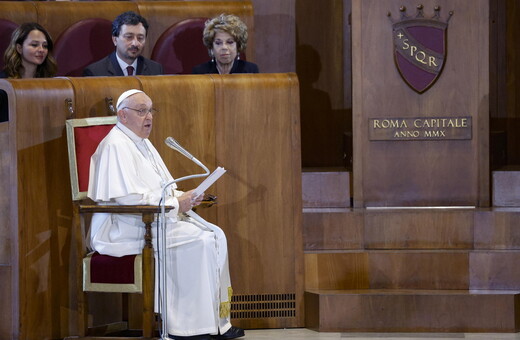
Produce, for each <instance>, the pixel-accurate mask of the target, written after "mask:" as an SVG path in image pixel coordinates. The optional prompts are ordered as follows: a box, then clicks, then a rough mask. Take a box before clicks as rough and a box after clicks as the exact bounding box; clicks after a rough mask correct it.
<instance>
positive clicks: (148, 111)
mask: <svg viewBox="0 0 520 340" xmlns="http://www.w3.org/2000/svg"><path fill="white" fill-rule="evenodd" d="M123 109H130V110H132V111H135V112H137V115H138V116H139V117H144V116H146V115H147V114H151V115H152V117H153V116H155V115H156V114H158V113H159V111H157V110H156V109H154V108H153V107H152V108H150V109H134V108H131V107H128V106H125V107H123Z"/></svg>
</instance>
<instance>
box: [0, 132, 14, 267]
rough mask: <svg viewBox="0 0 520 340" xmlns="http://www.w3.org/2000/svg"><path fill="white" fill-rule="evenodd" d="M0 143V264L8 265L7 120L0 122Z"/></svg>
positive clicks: (8, 164) (8, 173)
mask: <svg viewBox="0 0 520 340" xmlns="http://www.w3.org/2000/svg"><path fill="white" fill-rule="evenodd" d="M0 143H1V145H4V146H5V147H4V148H2V150H1V151H0V192H3V193H4V195H2V197H0V207H1V209H0V265H10V264H11V251H12V249H13V248H12V247H11V242H12V241H13V240H12V235H11V230H10V225H9V211H10V208H9V207H10V205H11V201H10V196H9V192H10V189H11V181H10V177H9V176H10V174H11V160H10V155H11V153H10V152H9V145H10V140H9V123H7V122H4V123H0Z"/></svg>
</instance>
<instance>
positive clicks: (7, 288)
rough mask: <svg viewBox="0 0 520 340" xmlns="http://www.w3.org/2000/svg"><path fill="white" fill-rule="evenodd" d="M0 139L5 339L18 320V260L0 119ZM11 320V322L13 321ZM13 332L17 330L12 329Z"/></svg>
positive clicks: (5, 134)
mask: <svg viewBox="0 0 520 340" xmlns="http://www.w3.org/2000/svg"><path fill="white" fill-rule="evenodd" d="M0 143H1V144H2V145H4V146H5V147H4V148H2V151H0V192H3V193H4V194H3V195H2V198H1V199H0V207H1V209H0V272H1V273H0V281H1V282H0V301H3V302H4V303H2V306H1V307H0V313H1V314H2V315H4V316H5V318H3V319H2V321H1V322H0V338H2V339H8V338H9V337H10V336H11V334H15V329H16V325H17V321H18V317H17V308H15V304H13V298H12V297H13V296H14V295H18V294H17V292H18V289H13V288H15V287H13V285H12V283H13V282H15V281H13V275H14V273H16V271H17V266H18V261H17V260H15V259H14V258H15V257H14V256H13V254H15V253H16V252H17V250H18V240H17V238H16V234H15V233H14V232H13V230H12V228H11V221H10V215H11V192H12V190H11V187H12V186H11V183H13V182H12V178H11V174H12V173H13V170H12V168H13V167H12V166H11V165H12V162H11V152H10V144H11V143H10V138H9V123H7V122H4V123H0ZM13 320H14V322H13ZM16 332H17V331H16Z"/></svg>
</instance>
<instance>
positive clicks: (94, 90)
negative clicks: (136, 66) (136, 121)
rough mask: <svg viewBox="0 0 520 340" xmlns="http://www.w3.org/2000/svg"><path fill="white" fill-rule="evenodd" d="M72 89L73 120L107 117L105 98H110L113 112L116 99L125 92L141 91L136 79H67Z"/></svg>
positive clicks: (107, 110)
mask: <svg viewBox="0 0 520 340" xmlns="http://www.w3.org/2000/svg"><path fill="white" fill-rule="evenodd" d="M68 79H69V81H70V82H71V83H72V86H73V87H74V93H75V96H74V97H72V98H73V99H74V101H73V107H74V111H75V112H76V114H75V118H85V117H102V116H109V115H111V112H110V111H109V109H108V106H107V102H106V98H107V97H109V98H112V105H113V107H114V110H115V106H116V104H117V99H118V98H119V96H120V95H121V93H123V92H124V91H126V90H130V89H141V83H140V82H139V80H138V79H137V78H136V77H84V78H68Z"/></svg>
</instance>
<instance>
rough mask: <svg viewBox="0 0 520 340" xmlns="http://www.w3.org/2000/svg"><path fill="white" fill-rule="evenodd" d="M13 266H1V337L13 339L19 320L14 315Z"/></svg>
mask: <svg viewBox="0 0 520 340" xmlns="http://www.w3.org/2000/svg"><path fill="white" fill-rule="evenodd" d="M12 269H13V268H12V267H11V266H0V301H2V303H1V304H0V315H2V322H0V338H1V339H11V336H12V335H13V334H16V333H17V330H16V329H15V327H16V326H15V325H16V323H14V322H13V319H15V320H17V319H18V318H17V317H16V316H14V317H13V305H14V304H13V295H12V288H13V287H12V282H13V281H12Z"/></svg>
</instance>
